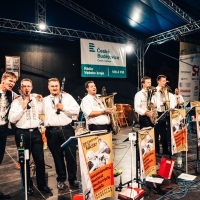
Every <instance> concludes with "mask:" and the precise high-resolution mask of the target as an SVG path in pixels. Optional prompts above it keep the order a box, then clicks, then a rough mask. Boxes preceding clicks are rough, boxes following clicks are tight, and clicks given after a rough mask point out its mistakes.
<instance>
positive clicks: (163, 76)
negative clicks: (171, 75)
mask: <svg viewBox="0 0 200 200" xmlns="http://www.w3.org/2000/svg"><path fill="white" fill-rule="evenodd" d="M161 78H166V79H167V77H166V76H165V75H162V74H161V75H158V77H157V81H159V80H160V79H161Z"/></svg>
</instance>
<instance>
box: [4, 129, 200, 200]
mask: <svg viewBox="0 0 200 200" xmlns="http://www.w3.org/2000/svg"><path fill="white" fill-rule="evenodd" d="M131 130H132V127H130V126H129V127H126V128H122V129H121V131H120V133H118V134H117V135H113V139H114V140H113V151H114V166H115V167H117V168H118V169H122V170H123V173H122V175H121V177H122V183H125V182H127V181H129V180H131V179H134V178H135V177H136V176H135V174H136V172H135V171H136V170H135V167H136V161H135V147H134V148H133V155H134V156H133V162H134V166H133V168H132V169H131V147H130V141H127V142H123V141H124V140H125V139H126V138H127V137H128V133H129V132H131ZM192 137H193V140H192V141H193V143H194V145H195V141H196V140H195V138H196V135H195V134H193V135H192ZM189 147H190V148H189V152H188V160H190V161H192V160H194V155H193V154H192V143H191V140H190V141H189ZM195 152H196V147H195ZM44 153H45V163H46V165H47V166H46V179H47V183H48V186H49V187H51V188H53V190H52V195H49V194H45V193H42V192H40V191H38V190H37V187H36V180H35V178H34V177H33V182H34V188H35V190H34V194H33V196H29V200H36V199H37V200H40V199H48V200H71V199H72V197H73V195H74V194H76V193H78V190H77V189H74V188H70V187H69V184H68V182H67V181H66V184H67V185H68V188H67V189H65V190H63V191H60V190H58V189H57V182H56V173H55V166H54V162H53V158H52V155H51V153H50V151H49V150H48V149H47V150H44ZM184 156H185V155H183V157H184ZM172 159H174V160H176V157H175V156H172ZM77 160H78V155H77ZM159 161H160V158H157V162H158V163H159ZM16 163H17V149H16V146H15V141H14V136H13V135H9V136H8V138H7V146H6V152H5V156H4V160H3V162H2V164H1V165H0V191H2V192H4V193H5V194H7V193H9V194H10V195H11V196H12V198H11V199H12V200H20V199H23V197H22V190H21V179H20V171H19V170H17V169H15V168H14V166H15V164H16ZM48 165H49V166H51V167H52V168H50V167H49V166H48ZM195 166H196V164H195V162H188V173H189V174H195V170H194V167H195ZM183 167H184V168H183V170H185V163H184V165H183ZM131 170H132V176H131ZM199 171H200V169H199ZM181 173H182V172H181V171H180V170H176V169H174V176H175V177H177V176H178V175H179V174H181ZM77 175H78V179H79V178H80V169H79V166H78V174H77ZM198 178H200V176H199V177H197V179H198ZM119 183H120V176H117V177H115V186H116V187H117V186H118V185H119ZM134 185H135V186H136V187H137V184H136V183H134ZM199 185H200V184H199ZM176 186H177V185H176V184H175V183H174V182H172V181H171V180H165V181H164V183H163V184H162V185H161V186H160V189H161V190H159V192H167V191H170V190H171V189H173V188H175V187H176ZM143 189H144V190H145V195H144V197H143V199H144V200H146V199H148V200H155V199H157V198H159V197H161V196H162V195H158V194H155V193H154V192H153V191H151V190H149V189H147V188H146V187H145V186H144V187H143ZM117 196H118V192H115V198H108V199H118V198H117ZM199 196H200V191H198V190H197V189H196V190H195V192H188V193H187V194H186V196H185V197H184V198H182V199H184V200H186V199H187V200H193V199H199ZM169 199H170V198H169Z"/></svg>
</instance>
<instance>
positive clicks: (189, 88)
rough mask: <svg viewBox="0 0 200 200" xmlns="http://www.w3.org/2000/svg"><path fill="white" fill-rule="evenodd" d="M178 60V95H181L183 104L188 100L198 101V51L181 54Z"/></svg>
mask: <svg viewBox="0 0 200 200" xmlns="http://www.w3.org/2000/svg"><path fill="white" fill-rule="evenodd" d="M179 60H180V61H179V81H178V87H179V92H180V95H182V96H183V99H184V101H185V104H186V103H187V102H190V101H198V100H199V66H200V53H196V54H188V55H181V56H180V59H179Z"/></svg>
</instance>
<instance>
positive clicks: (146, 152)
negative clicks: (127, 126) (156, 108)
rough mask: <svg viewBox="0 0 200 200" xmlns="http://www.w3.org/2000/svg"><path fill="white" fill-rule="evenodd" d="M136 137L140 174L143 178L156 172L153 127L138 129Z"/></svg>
mask: <svg viewBox="0 0 200 200" xmlns="http://www.w3.org/2000/svg"><path fill="white" fill-rule="evenodd" d="M138 139H139V149H140V167H141V176H142V178H145V177H147V176H151V175H152V174H156V173H157V172H156V151H155V138H154V128H152V129H149V130H141V131H139V133H138Z"/></svg>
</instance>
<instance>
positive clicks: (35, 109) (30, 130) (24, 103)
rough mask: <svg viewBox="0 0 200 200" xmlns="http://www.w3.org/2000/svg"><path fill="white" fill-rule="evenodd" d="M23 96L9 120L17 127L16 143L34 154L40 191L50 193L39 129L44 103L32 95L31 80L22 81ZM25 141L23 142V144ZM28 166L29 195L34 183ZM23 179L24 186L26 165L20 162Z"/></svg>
mask: <svg viewBox="0 0 200 200" xmlns="http://www.w3.org/2000/svg"><path fill="white" fill-rule="evenodd" d="M20 88H21V92H22V96H21V97H19V98H17V99H15V100H14V101H13V103H12V104H11V108H10V112H9V116H8V118H9V120H10V122H11V123H14V124H15V126H16V132H15V141H16V145H17V147H18V148H19V147H21V146H22V143H23V147H24V148H25V149H29V152H30V154H31V153H32V156H33V159H34V162H35V165H36V180H37V186H38V189H39V190H40V191H44V192H46V193H50V192H51V189H50V188H49V187H48V186H47V185H46V180H45V163H44V152H43V141H42V135H41V133H40V131H39V129H38V126H39V114H41V112H42V102H39V101H38V100H37V99H36V97H34V96H33V95H32V94H31V91H32V89H33V86H32V81H31V80H30V79H27V78H25V79H22V81H21V87H20ZM22 141H23V142H22ZM26 162H27V163H26V165H27V188H28V191H27V192H28V194H29V195H32V194H33V182H32V180H31V178H30V166H29V161H28V160H27V161H26ZM20 167H21V172H22V179H23V185H24V163H23V162H20Z"/></svg>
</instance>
